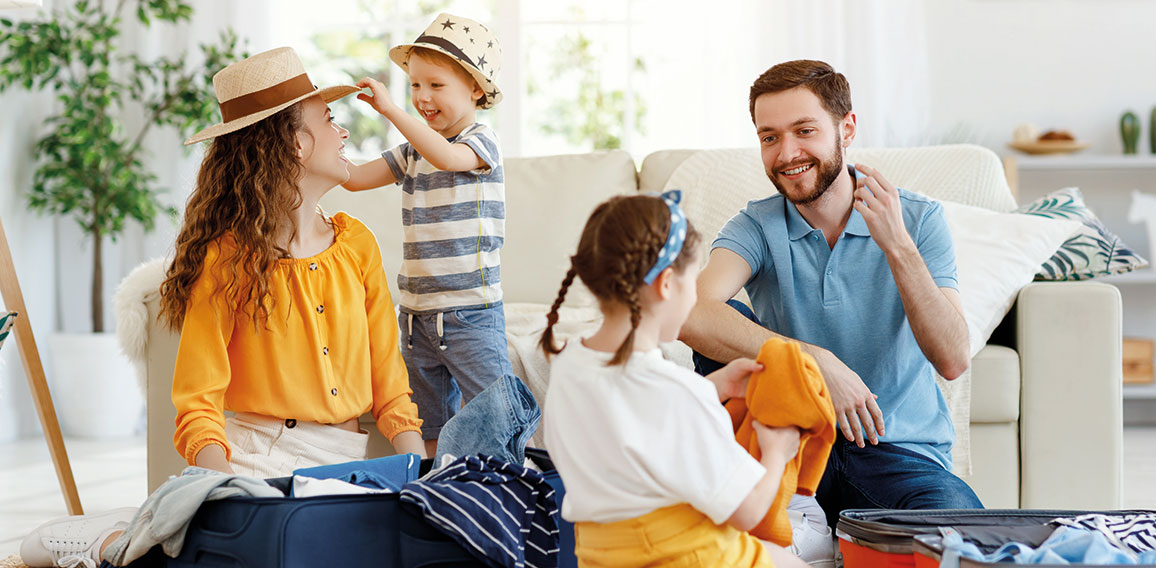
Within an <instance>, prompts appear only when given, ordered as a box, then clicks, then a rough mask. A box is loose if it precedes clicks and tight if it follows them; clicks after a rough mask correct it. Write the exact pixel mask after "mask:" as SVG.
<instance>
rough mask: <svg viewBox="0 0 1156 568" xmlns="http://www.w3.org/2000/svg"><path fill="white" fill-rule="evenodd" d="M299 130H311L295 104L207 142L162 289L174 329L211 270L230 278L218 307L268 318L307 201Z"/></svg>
mask: <svg viewBox="0 0 1156 568" xmlns="http://www.w3.org/2000/svg"><path fill="white" fill-rule="evenodd" d="M301 131H305V132H308V130H307V129H306V128H305V125H304V119H303V116H302V103H297V104H294V105H292V106H290V107H288V108H286V109H284V110H282V111H280V112H278V113H276V114H274V115H272V116H270V117H268V118H265V119H264V120H261V121H259V122H257V123H255V124H252V125H250V126H246V127H244V128H242V129H240V130H238V131H236V132H231V133H229V134H224V135H222V136H218V137H217V138H215V139H213V141H212V142H210V143H209V147H208V149H207V150H206V151H205V157H204V160H203V161H202V162H201V169H200V171H199V172H198V173H197V183H196V187H195V188H194V190H193V193H192V195H191V196H189V200H188V203H187V204H186V207H185V217H184V223H183V224H182V226H181V230H180V233H179V234H178V235H177V242H176V254H175V256H174V257H173V262H172V264H171V265H170V266H169V268H168V271H167V272H166V274H165V280H164V282H163V283H162V284H161V313H160V316H161V319H162V320H163V321H164V322H165V323H166V324H167V326H168V327H169V328H170V329H172V330H175V331H179V330H180V329H181V326H182V325H183V324H184V319H185V310H186V309H187V308H188V305H189V297H190V295H191V293H192V289H193V285H194V284H195V283H196V281H197V278H199V277H200V276H201V274H202V273H204V272H206V271H207V270H209V269H210V268H213V269H214V270H219V271H221V273H225V274H228V277H227V278H226V279H225V283H224V290H223V292H224V293H223V294H221V295H219V296H218V299H219V300H220V301H222V302H224V304H225V305H226V306H237V307H238V308H239V309H240V310H241V312H242V313H244V314H246V315H247V316H249V317H251V318H252V319H253V322H254V324H257V323H258V322H261V321H264V319H265V318H267V317H268V315H269V306H268V305H267V302H268V299H269V284H270V283H269V279H270V275H271V274H272V271H273V269H274V268H275V267H276V266H277V261H278V260H279V259H282V258H286V257H288V256H289V252H288V250H286V249H285V248H284V247H281V246H278V245H277V241H276V239H277V238H278V236H279V234H280V233H279V231H282V232H283V231H284V227H285V224H286V223H288V222H291V220H292V217H291V213H292V212H293V210H294V209H296V208H297V207H298V206H300V205H301V202H302V198H301V191H300V188H299V186H298V180H299V179H301V177H302V175H303V173H304V166H302V164H301V162H300V161H299V160H298V157H297V134H298V132H301ZM293 231H294V233H295V231H296V229H293ZM291 236H292V235H291ZM214 243H217V245H218V246H220V254H221V256H220V257H219V258H218V260H217V263H218V264H217V265H216V267H207V266H205V265H204V264H205V257H206V253H207V252H208V250H209V248H210V246H212V245H214Z"/></svg>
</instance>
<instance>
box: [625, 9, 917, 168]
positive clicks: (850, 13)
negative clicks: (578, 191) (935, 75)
mask: <svg viewBox="0 0 1156 568" xmlns="http://www.w3.org/2000/svg"><path fill="white" fill-rule="evenodd" d="M643 3H644V4H648V5H647V6H646V8H647V9H646V10H645V11H643V13H644V14H645V16H644V18H643V19H644V23H643V24H642V25H641V26H640V31H639V34H638V36H639V38H640V39H639V42H638V43H639V45H640V48H639V49H640V50H641V51H642V55H643V56H644V57H645V58H646V62H647V73H646V75H645V77H643V78H642V80H641V86H640V89H642V93H643V96H644V98H645V100H646V101H647V105H648V112H649V117H648V120H647V125H648V128H647V133H646V135H645V136H644V137H643V139H642V140H641V142H640V144H638V145H637V146H636V147H635V148H632V151H633V153H634V154H635V155H638V156H644V155H646V154H647V153H649V152H651V151H654V150H660V149H663V148H671V147H688V148H704V147H706V148H717V147H734V146H753V145H754V144H755V143H756V140H755V135H754V129H753V128H752V126H751V121H750V114H749V112H748V107H747V93H748V91H749V89H750V85H751V83H752V82H753V81H754V79H755V78H756V77H757V76H758V75H759V74H760V73H762V72H763V71H765V70H766V69H767V68H769V67H770V66H772V65H774V64H775V63H780V62H783V61H788V60H792V59H804V58H805V59H820V60H823V61H826V62H828V63H830V64H831V65H832V66H834V67H835V69H836V70H838V71H840V72H842V73H843V74H844V75H846V76H847V78H848V80H849V81H850V83H851V93H852V101H853V103H854V109H855V112H856V115H857V117H858V119H859V126H860V128H859V133H858V137H857V140H856V145H857V146H860V147H866V146H904V145H914V144H919V143H923V142H926V140H927V135H926V134H925V131H926V125H927V123H928V113H929V103H928V92H929V77H928V63H927V57H926V46H925V44H926V40H925V32H924V28H925V26H926V21H925V20H926V17H925V14H924V7H923V4H922V3H921V2H920V0H856V1H851V0H847V1H842V0H807V1H805V2H803V1H797V0H719V1H717V2H713V3H711V5H710V6H709V7H704V6H703V3H702V2H701V1H699V0H668V1H666V2H662V3H648V2H643Z"/></svg>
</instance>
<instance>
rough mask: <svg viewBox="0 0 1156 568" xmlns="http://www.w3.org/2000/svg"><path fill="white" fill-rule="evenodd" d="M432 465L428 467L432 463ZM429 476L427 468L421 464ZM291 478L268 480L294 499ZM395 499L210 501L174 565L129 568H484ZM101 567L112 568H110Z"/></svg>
mask: <svg viewBox="0 0 1156 568" xmlns="http://www.w3.org/2000/svg"><path fill="white" fill-rule="evenodd" d="M429 461H430V460H425V462H429ZM422 465H423V470H424V471H428V469H429V464H428V463H423V464H422ZM289 479H290V478H277V479H271V480H269V482H270V484H272V485H275V486H278V487H279V488H281V489H282V490H284V491H286V492H287V491H288V489H287V488H288V483H289ZM400 504H401V499H400V496H399V495H398V494H396V493H390V494H371V495H327V496H318V497H304V498H292V497H283V498H282V497H235V498H231V499H224V500H221V501H208V502H205V503H204V504H202V505H201V507H200V508H199V509H198V510H197V513H196V515H194V516H193V519H192V520H191V521H190V523H189V529H188V531H187V533H186V535H185V542H184V546H183V547H182V548H181V552H180V554H179V555H177V557H176V558H168V557H167V556H165V555H164V553H163V552H162V551H161V549H160V547H159V546H158V547H154V548H153V549H152V550H151V551H149V553H148V554H147V555H145V556H144V557H142V558H140V559H138V560H136V561H135V562H133V563H131V564H130V565H129V566H130V568H188V567H193V566H222V567H232V568H272V567H280V568H314V567H318V566H321V567H325V566H335V567H336V566H403V567H407V568H409V567H413V568H418V567H421V568H435V567H436V568H456V567H465V566H481V565H482V564H481V563H480V562H479V561H478V560H476V559H475V558H474V557H473V556H472V555H471V554H470V553H469V552H468V551H466V550H465V549H464V548H462V547H461V546H459V545H458V544H457V543H456V542H454V541H453V540H451V539H450V538H449V537H447V536H445V535H444V534H443V533H442V532H441V531H439V530H438V529H437V528H435V527H433V526H431V525H429V524H428V523H426V521H425V520H424V519H422V518H421V517H420V516H417V515H415V514H413V513H411V512H409V510H408V507H402V506H400ZM103 566H110V565H109V564H108V563H107V562H105V563H102V567H103Z"/></svg>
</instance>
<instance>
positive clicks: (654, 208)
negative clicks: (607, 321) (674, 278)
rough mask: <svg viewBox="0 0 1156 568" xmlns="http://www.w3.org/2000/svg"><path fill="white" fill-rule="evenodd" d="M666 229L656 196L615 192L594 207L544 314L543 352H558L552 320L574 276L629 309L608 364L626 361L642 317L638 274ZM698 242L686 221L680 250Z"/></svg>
mask: <svg viewBox="0 0 1156 568" xmlns="http://www.w3.org/2000/svg"><path fill="white" fill-rule="evenodd" d="M669 233H670V208H669V207H668V206H667V204H666V202H665V201H663V200H662V199H661V198H659V197H655V196H650V195H630V196H617V197H612V198H610V199H609V200H607V201H605V202H603V203H602V204H601V205H599V206H598V207H596V208H595V209H594V212H593V213H591V214H590V219H589V220H587V221H586V227H585V228H584V229H583V230H582V237H581V239H580V240H579V241H578V252H577V253H576V254H575V255H574V256H572V257H570V269H569V270H568V271H566V278H565V279H564V280H562V287H561V288H560V289H559V290H558V297H557V299H555V300H554V304H553V305H552V306H551V307H550V313H549V314H548V315H547V316H546V322H547V325H546V331H544V332H543V333H542V339H541V341H540V342H539V345H540V346H541V347H542V350H543V351H544V352H545V353H546V355H547V356H549V355H554V354H557V353H559V352H560V351H561V348H560V347H558V346H557V345H555V342H554V324H556V323H558V309H559V308H560V307H561V306H562V302H563V301H564V300H565V299H566V291H567V289H569V288H570V285H571V284H573V283H574V277H575V276H577V277H578V278H581V279H582V283H583V284H585V285H586V287H587V288H589V289H590V292H591V293H593V294H594V296H595V297H596V298H598V300H599V301H600V302H603V303H606V302H617V303H621V304H624V305H626V307H627V308H629V309H630V334H629V335H627V336H626V339H625V340H624V341H623V342H622V345H620V346H619V347H618V350H617V351H615V353H614V357H613V358H612V359H611V360H610V363H609V364H610V365H618V364H623V363H625V362H626V360H627V359H629V358H630V353H631V352H632V351H633V350H634V330H635V329H637V328H638V323H639V321H640V320H641V319H642V305H641V304H640V303H639V291H640V290H641V288H642V287H643V286H645V284H644V282H643V278H645V277H646V273H647V272H649V271H650V268H651V267H652V266H654V264H655V262H656V261H657V260H658V252H659V250H661V249H662V247H663V245H664V244H666V238H667V236H668V234H669ZM698 241H699V234H698V231H695V230H694V227H693V226H692V225H691V224H690V220H689V219H688V220H687V224H686V240H685V241H683V244H682V251H691V250H694V249H695V247H697V246H698ZM693 256H694V255H691V254H679V255H678V257H677V258H675V260H674V263H673V264H671V266H672V267H674V269H675V270H676V271H677V272H679V273H682V272H683V271H684V270H686V268H687V267H688V266H689V265H690V263H691V262H692V257H693Z"/></svg>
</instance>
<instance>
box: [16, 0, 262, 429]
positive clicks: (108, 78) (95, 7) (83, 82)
mask: <svg viewBox="0 0 1156 568" xmlns="http://www.w3.org/2000/svg"><path fill="white" fill-rule="evenodd" d="M58 5H59V6H61V7H60V8H59V9H58V10H55V11H45V12H42V13H41V14H40V15H39V16H38V17H36V18H33V19H28V20H21V21H13V20H10V19H3V18H0V91H5V90H7V89H10V88H23V89H27V90H30V91H44V92H51V93H52V94H53V95H54V98H55V109H54V110H55V111H56V114H53V115H52V116H50V117H48V118H47V119H45V121H44V127H45V130H44V132H43V134H41V135H40V136H39V138H38V139H37V140H36V143H35V144H36V145H35V153H36V170H35V173H34V174H33V180H32V187H31V189H30V191H29V193H28V197H27V203H28V206H29V208H30V209H32V210H33V211H35V212H37V213H40V214H52V215H61V216H65V217H70V218H72V219H73V220H74V221H76V223H77V224H79V226H80V227H81V229H82V231H83V232H84V234H85V235H86V236H87V237H88V239H90V240H91V244H92V286H91V293H92V296H91V302H92V332H93V333H92V334H87V335H90V336H101V337H103V338H104V343H103V344H101V346H99V347H87V346H83V347H77V346H76V344H70V345H69V346H68V347H65V348H58V347H57V346H55V345H54V346H53V349H51V351H52V353H53V361H52V365H51V366H52V368H53V371H54V372H53V379H54V382H56V383H57V385H59V386H57V388H55V389H54V390H55V391H56V392H55V394H54V396H56V397H57V400H58V404H59V405H60V406H61V407H62V410H64V408H63V407H64V406H65V405H66V401H65V400H63V399H66V398H73V397H74V398H78V399H80V403H81V404H82V405H85V404H87V405H88V406H95V407H96V408H100V409H102V412H101V414H102V415H103V417H102V418H101V420H102V422H100V423H98V424H95V425H88V426H80V427H76V428H69V425H68V423H67V422H68V420H71V418H70V417H69V414H70V412H68V411H67V410H64V411H62V412H61V413H60V414H61V416H62V425H63V426H64V427H65V431H66V432H67V431H68V430H70V429H72V430H81V431H82V432H79V433H82V434H93V432H92V431H91V429H92V428H94V427H95V428H98V429H99V428H101V427H102V426H103V425H107V424H109V423H110V422H111V421H115V420H118V418H117V417H116V416H115V415H116V414H117V413H116V412H110V411H109V410H108V409H107V408H103V404H101V402H102V401H103V399H100V398H98V399H95V400H94V399H92V398H89V397H90V396H92V397H100V396H102V395H105V394H106V393H107V392H108V390H109V389H110V386H109V384H106V383H103V382H102V381H94V380H92V374H93V373H94V372H95V371H96V369H97V368H98V367H99V366H100V365H101V363H98V362H97V358H98V357H103V356H104V355H105V353H102V352H111V355H112V356H114V357H119V358H120V359H121V360H122V361H123V365H128V363H127V361H125V360H124V358H123V356H122V355H121V354H120V353H119V349H117V348H116V346H115V337H114V336H112V335H111V334H105V333H101V332H103V331H104V323H103V322H104V303H105V302H104V300H105V292H104V289H103V286H102V282H103V244H104V240H105V238H109V239H111V240H113V241H115V239H116V238H117V237H118V236H119V235H121V234H122V233H123V231H124V230H125V229H126V228H127V226H128V224H129V223H131V222H136V223H140V224H141V225H142V226H143V227H144V228H145V230H146V231H147V230H151V229H152V228H153V227H154V225H155V222H156V219H157V217H158V216H162V215H165V216H169V217H170V218H175V217H176V214H177V212H176V210H175V209H174V208H173V207H170V206H166V205H164V204H163V203H162V201H161V200H160V195H161V194H162V192H163V189H162V188H161V187H160V186H159V184H158V183H157V175H156V174H155V173H154V172H153V171H152V170H151V169H150V168H149V167H148V166H146V164H145V158H146V154H147V152H148V148H147V147H146V145H145V140H146V136H147V135H148V134H149V133H150V132H152V131H153V130H154V129H157V128H158V127H159V128H164V127H171V128H172V129H173V130H174V132H173V140H172V144H173V145H174V146H176V145H178V144H180V141H181V139H183V138H184V137H185V136H186V135H187V134H189V133H191V132H194V131H196V130H198V129H200V128H202V127H203V126H206V125H208V124H211V123H212V122H214V119H215V117H216V113H217V104H216V100H215V98H214V97H213V94H212V88H211V84H212V75H213V73H214V72H215V71H216V70H219V69H221V68H223V67H224V66H225V65H227V64H228V63H230V62H233V61H236V60H239V59H241V58H243V57H245V56H246V54H244V53H241V52H240V49H239V47H238V39H237V36H236V34H235V33H233V32H232V30H225V31H223V32H222V33H221V35H220V37H219V38H218V40H217V41H216V42H215V43H212V44H202V45H201V46H200V52H201V55H202V57H200V58H194V57H190V56H187V55H186V54H185V53H181V54H179V55H177V56H175V57H172V58H166V57H151V58H148V59H146V58H144V57H142V56H140V55H138V54H136V53H129V52H125V50H124V49H123V47H122V45H121V44H120V43H119V42H118V38H119V36H120V35H121V32H122V30H123V26H125V25H126V24H127V23H128V22H126V21H125V20H124V19H123V16H124V14H125V13H126V10H128V11H129V12H128V13H129V14H131V15H130V17H135V20H136V21H137V22H139V25H140V26H144V27H148V26H150V25H152V24H153V23H154V22H164V23H166V24H169V25H180V24H181V23H185V22H188V21H189V20H190V19H191V17H192V14H193V8H192V5H191V4H190V3H189V2H186V1H183V0H111V1H102V0H77V1H76V2H74V3H72V4H70V5H65V4H58ZM126 119H127V120H126ZM58 352H61V353H63V354H65V355H69V356H71V357H73V358H75V359H77V361H74V362H71V363H68V362H58V359H57V357H58ZM69 352H73V353H69ZM75 352H80V353H82V354H83V355H82V356H79V357H78V356H77V353H75ZM69 368H72V369H76V371H77V372H79V373H81V374H87V375H88V376H87V377H86V379H87V380H84V379H82V380H81V381H78V382H73V383H69V384H68V385H67V386H65V385H64V384H62V382H63V381H66V380H67V379H65V378H62V375H64V374H65V373H66V371H67V369H69ZM127 369H128V371H127V373H126V372H125V371H124V370H123V368H122V369H121V370H118V371H115V372H113V373H109V377H110V378H109V380H120V381H123V380H124V376H125V375H127V380H128V386H129V387H130V388H131V390H132V391H133V393H132V394H133V395H139V390H138V389H137V386H136V385H135V382H134V381H133V378H132V377H133V375H134V374H133V372H132V370H131V366H128V367H127ZM114 374H117V375H120V377H119V378H113V376H112V375H114ZM78 383H79V384H78ZM116 396H124V395H123V394H122V395H116ZM86 399H87V400H86ZM122 414H124V413H122ZM127 414H129V415H128V416H126V417H123V420H124V421H128V425H129V427H130V428H135V426H136V420H137V418H138V416H133V415H132V413H131V412H127ZM137 414H138V415H139V405H138V409H137ZM65 419H67V420H65ZM85 430H87V431H85ZM131 431H132V430H131V429H130V430H129V432H131Z"/></svg>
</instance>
